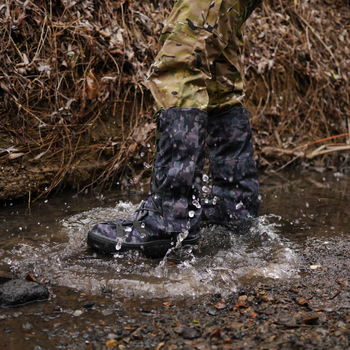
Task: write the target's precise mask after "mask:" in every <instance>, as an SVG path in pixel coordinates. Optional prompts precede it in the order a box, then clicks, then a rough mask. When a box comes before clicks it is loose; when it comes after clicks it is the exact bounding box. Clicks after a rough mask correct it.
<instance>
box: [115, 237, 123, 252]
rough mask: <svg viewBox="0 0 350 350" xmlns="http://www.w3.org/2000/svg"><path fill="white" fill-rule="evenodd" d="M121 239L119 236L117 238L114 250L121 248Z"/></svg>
mask: <svg viewBox="0 0 350 350" xmlns="http://www.w3.org/2000/svg"><path fill="white" fill-rule="evenodd" d="M122 242H123V241H122V240H121V239H120V238H117V244H116V245H115V250H120V249H122Z"/></svg>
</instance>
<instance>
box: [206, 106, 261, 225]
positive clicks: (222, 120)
mask: <svg viewBox="0 0 350 350" xmlns="http://www.w3.org/2000/svg"><path fill="white" fill-rule="evenodd" d="M207 145H208V147H209V151H210V153H209V161H210V174H211V177H212V181H213V182H212V188H211V189H210V190H208V188H207V193H206V195H205V197H204V198H203V200H202V206H203V213H202V221H203V223H204V224H208V223H212V224H214V223H215V224H228V225H229V226H230V225H232V226H240V225H242V224H243V223H245V222H247V221H250V220H251V219H252V218H254V217H256V216H257V215H258V210H259V182H258V174H257V169H256V164H255V160H254V151H253V143H252V134H251V128H250V123H249V119H248V115H247V110H246V108H243V107H236V108H234V109H232V110H231V111H229V112H225V113H223V114H222V115H218V116H214V117H212V118H209V120H208V137H207Z"/></svg>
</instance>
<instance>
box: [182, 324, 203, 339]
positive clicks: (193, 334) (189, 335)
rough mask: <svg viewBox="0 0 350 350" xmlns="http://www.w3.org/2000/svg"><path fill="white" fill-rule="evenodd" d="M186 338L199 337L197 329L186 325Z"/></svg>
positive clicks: (183, 335)
mask: <svg viewBox="0 0 350 350" xmlns="http://www.w3.org/2000/svg"><path fill="white" fill-rule="evenodd" d="M182 337H183V338H184V339H195V338H198V337H199V333H198V331H197V329H195V328H191V327H185V328H184V331H183V333H182Z"/></svg>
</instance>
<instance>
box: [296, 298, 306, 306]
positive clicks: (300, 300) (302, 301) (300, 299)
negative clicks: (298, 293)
mask: <svg viewBox="0 0 350 350" xmlns="http://www.w3.org/2000/svg"><path fill="white" fill-rule="evenodd" d="M296 300H297V302H298V304H299V305H307V304H308V301H307V300H306V299H305V298H304V297H300V298H298V299H296Z"/></svg>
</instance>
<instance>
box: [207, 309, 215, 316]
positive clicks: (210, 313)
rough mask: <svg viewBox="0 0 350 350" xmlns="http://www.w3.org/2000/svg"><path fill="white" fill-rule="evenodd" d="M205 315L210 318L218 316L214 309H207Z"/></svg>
mask: <svg viewBox="0 0 350 350" xmlns="http://www.w3.org/2000/svg"><path fill="white" fill-rule="evenodd" d="M207 314H208V315H210V316H216V315H217V314H218V310H217V309H216V308H215V307H209V308H208V310H207Z"/></svg>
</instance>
